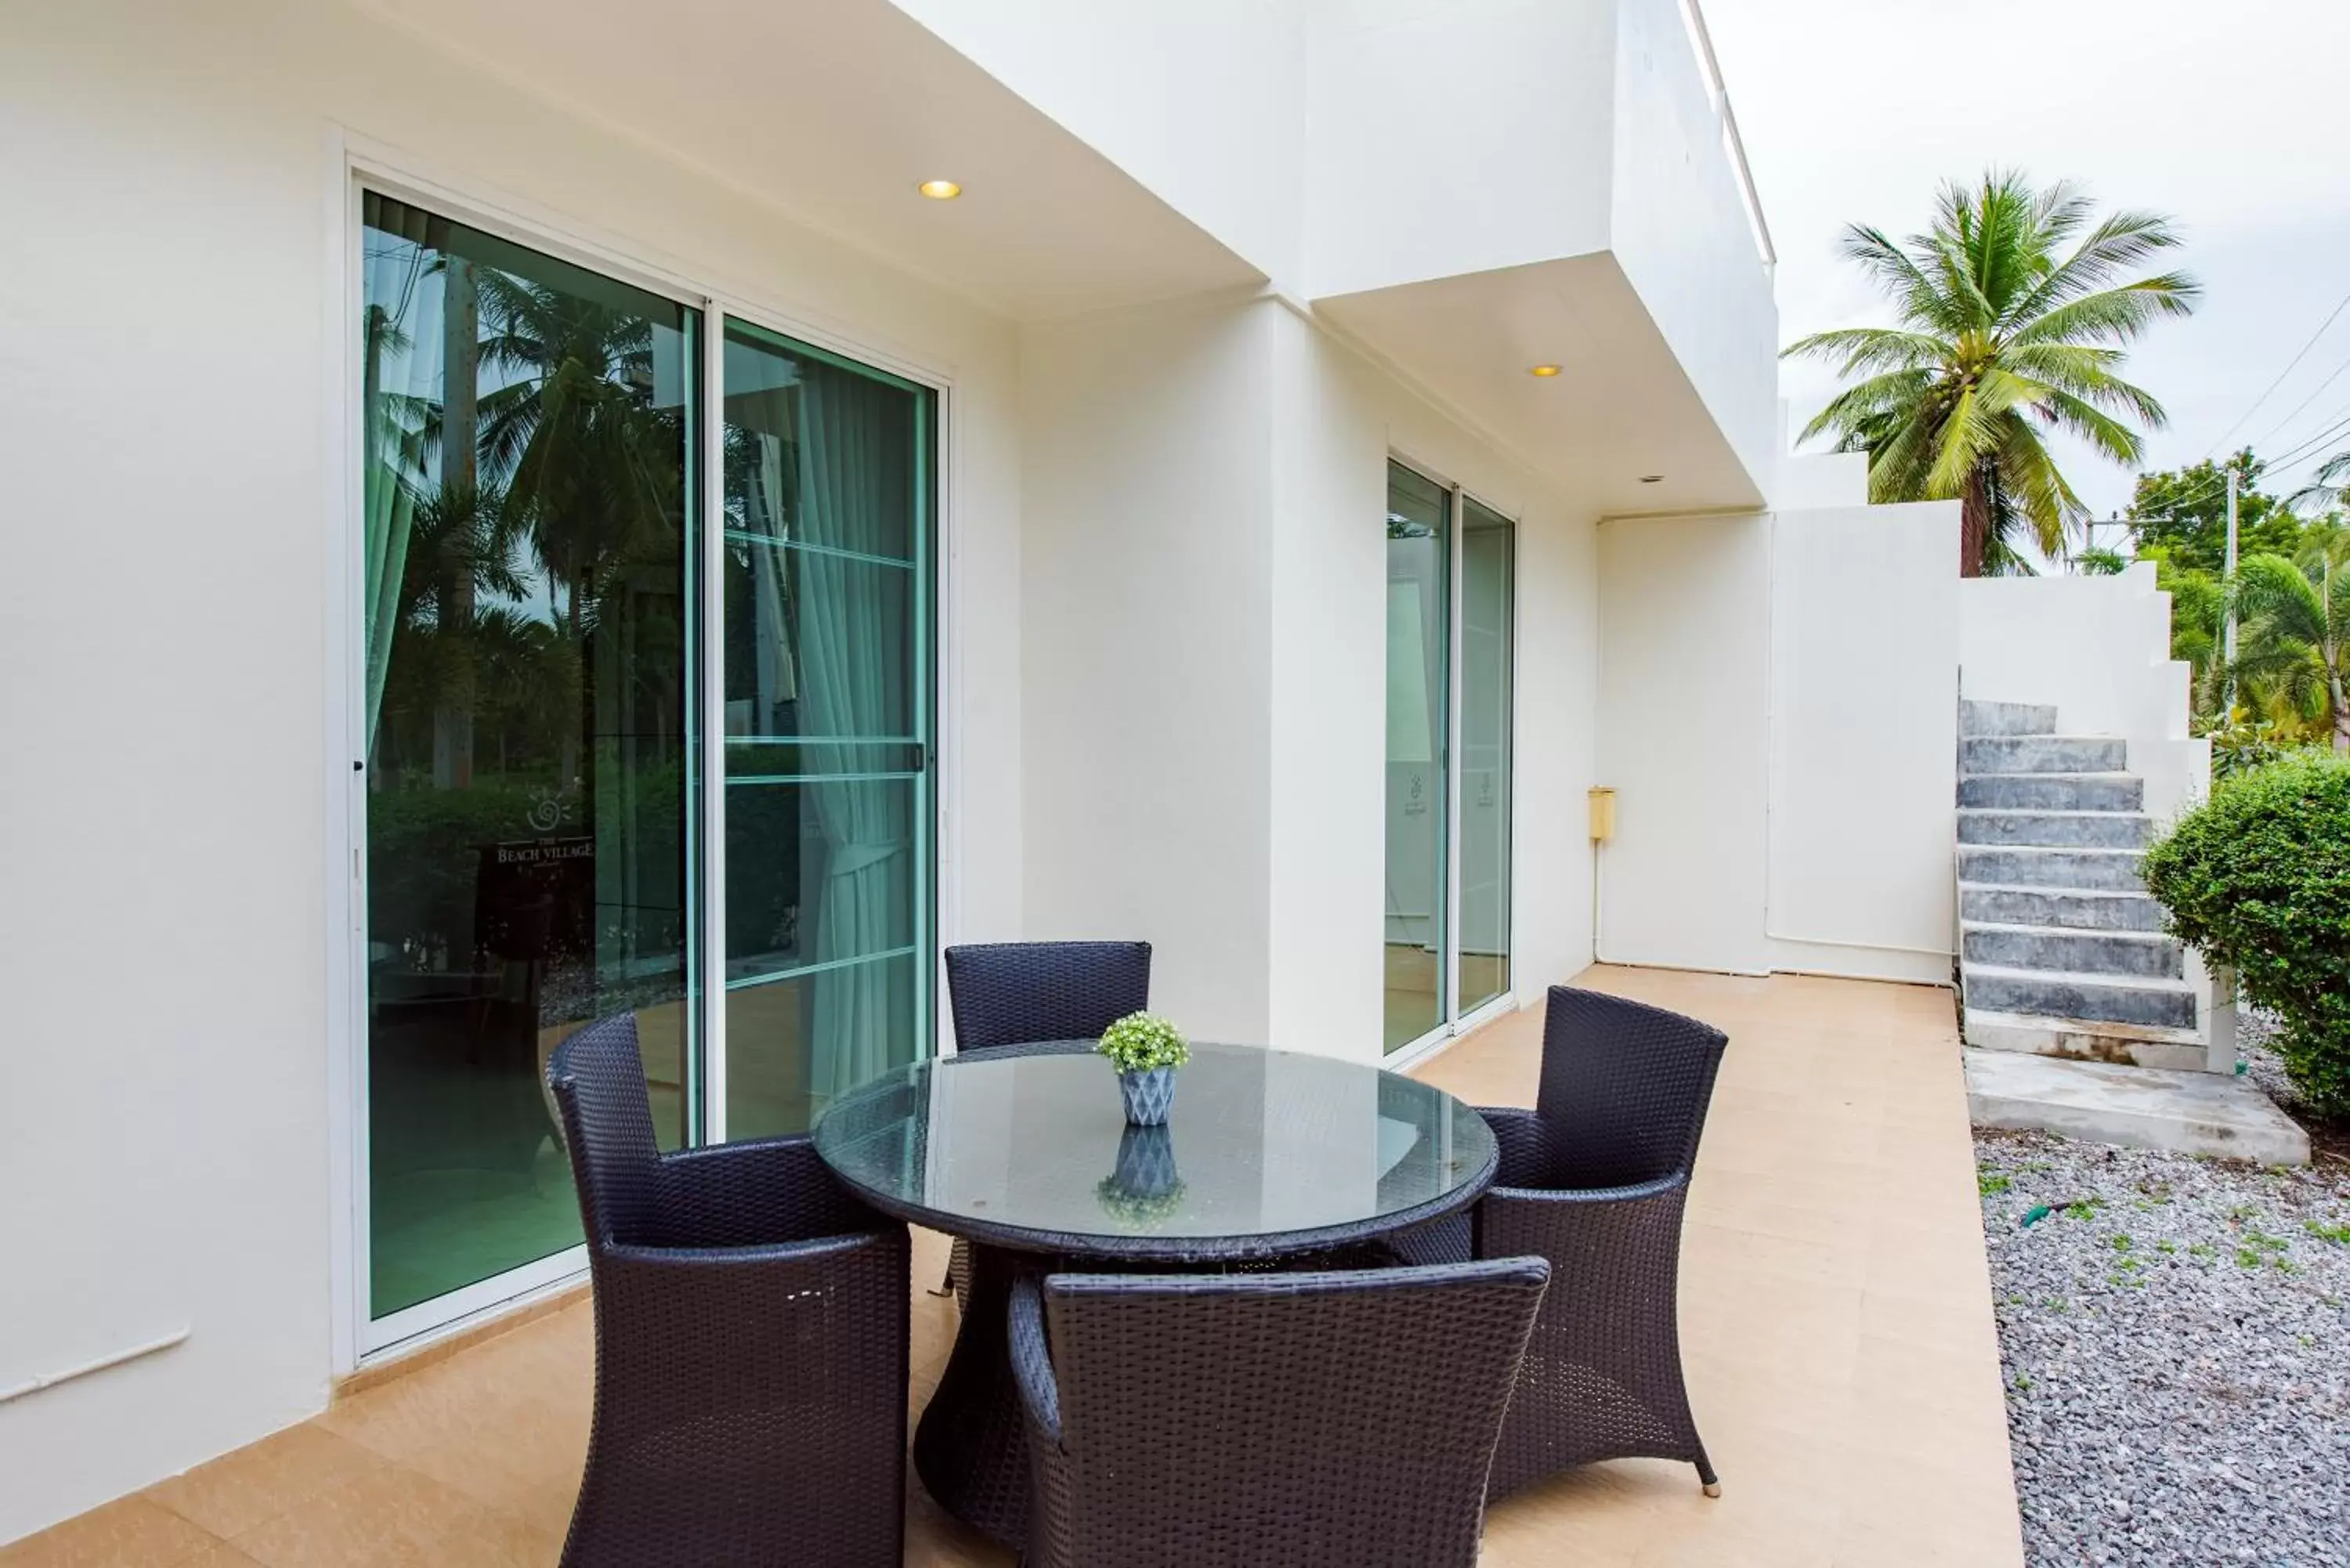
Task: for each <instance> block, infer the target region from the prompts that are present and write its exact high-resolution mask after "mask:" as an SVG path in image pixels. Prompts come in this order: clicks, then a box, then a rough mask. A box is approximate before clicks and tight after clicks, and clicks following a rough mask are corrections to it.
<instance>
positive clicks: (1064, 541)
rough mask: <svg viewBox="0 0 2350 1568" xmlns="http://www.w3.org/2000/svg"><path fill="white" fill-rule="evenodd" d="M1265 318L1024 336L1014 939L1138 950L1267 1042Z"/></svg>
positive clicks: (1191, 995)
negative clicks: (1132, 942) (1020, 825)
mask: <svg viewBox="0 0 2350 1568" xmlns="http://www.w3.org/2000/svg"><path fill="white" fill-rule="evenodd" d="M1275 313H1276V312H1275V307H1274V306H1270V305H1267V304H1264V303H1263V302H1258V303H1254V304H1251V303H1246V302H1242V303H1222V304H1206V305H1201V304H1184V305H1175V306H1163V307H1159V308H1156V309H1148V310H1142V311H1135V312H1125V313H1119V314H1116V315H1103V316H1094V317H1082V318H1079V319H1076V320H1073V321H1069V322H1064V323H1056V324H1052V325H1047V326H1044V327H1031V328H1029V329H1027V330H1026V331H1025V332H1024V336H1023V343H1022V373H1023V388H1024V401H1023V410H1024V421H1025V431H1026V448H1025V459H1024V461H1025V477H1024V496H1025V502H1026V512H1027V517H1026V528H1025V537H1024V541H1023V548H1022V562H1023V583H1022V587H1021V611H1022V615H1023V618H1024V623H1025V637H1024V647H1023V669H1024V675H1023V680H1024V696H1023V703H1024V708H1023V711H1024V726H1023V756H1024V763H1023V766H1024V778H1025V781H1026V785H1027V787H1026V789H1025V791H1024V809H1025V811H1026V815H1027V828H1026V833H1027V843H1028V848H1029V853H1028V856H1027V867H1026V880H1025V885H1024V895H1023V896H1024V905H1025V909H1026V920H1027V929H1028V932H1029V934H1030V935H1031V936H1032V937H1036V938H1042V939H1050V938H1055V937H1113V936H1114V937H1139V938H1142V939H1145V940H1149V941H1150V942H1151V943H1152V944H1153V945H1154V949H1155V950H1154V952H1153V955H1152V961H1151V1001H1152V1004H1153V1006H1154V1007H1157V1008H1159V1009H1160V1010H1161V1011H1164V1012H1168V1013H1170V1015H1171V1016H1174V1017H1176V1018H1179V1019H1180V1020H1181V1021H1182V1022H1183V1025H1184V1027H1185V1028H1186V1029H1187V1030H1188V1031H1189V1032H1191V1033H1194V1034H1197V1035H1198V1036H1199V1037H1201V1039H1207V1040H1224V1041H1232V1042H1236V1043H1242V1044H1261V1043H1263V1041H1264V1040H1265V1038H1266V1035H1267V1019H1268V1005H1269V1003H1268V998H1267V991H1266V953H1267V929H1268V919H1269V913H1268V903H1267V893H1266V881H1267V865H1266V861H1267V855H1268V845H1269V841H1270V833H1271V829H1270V818H1271V807H1270V802H1269V798H1268V795H1267V791H1266V781H1267V779H1268V777H1269V774H1270V746H1271V741H1270V734H1271V723H1272V715H1271V712H1270V691H1269V689H1268V687H1267V683H1266V670H1267V666H1268V663H1269V659H1270V644H1269V638H1270V632H1271V621H1272V597H1271V595H1272V576H1271V573H1272V556H1271V545H1270V541H1269V540H1268V538H1267V535H1266V519H1267V516H1268V514H1269V511H1270V497H1271V494H1272V489H1273V467H1272V452H1273V446H1272V438H1271V419H1272V411H1273V389H1272V383H1271V375H1270V367H1271V348H1270V343H1269V338H1268V332H1269V329H1270V326H1271V322H1272V319H1273V317H1274V314H1275Z"/></svg>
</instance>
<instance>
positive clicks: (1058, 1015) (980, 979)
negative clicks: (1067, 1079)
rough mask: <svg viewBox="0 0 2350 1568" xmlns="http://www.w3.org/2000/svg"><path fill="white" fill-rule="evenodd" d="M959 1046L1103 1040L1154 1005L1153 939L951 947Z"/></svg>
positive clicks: (984, 1048)
mask: <svg viewBox="0 0 2350 1568" xmlns="http://www.w3.org/2000/svg"><path fill="white" fill-rule="evenodd" d="M947 994H948V996H949V998H950V999H951V1000H952V1002H953V1003H954V1032H955V1049H956V1050H957V1051H958V1052H970V1051H992V1050H993V1049H994V1048H996V1047H997V1046H999V1045H1031V1044H1035V1043H1036V1042H1038V1041H1040V1040H1095V1039H1098V1038H1100V1036H1101V1032H1102V1031H1103V1030H1105V1029H1107V1028H1108V1027H1109V1026H1110V1025H1111V1024H1113V1023H1117V1022H1118V1020H1119V1019H1121V1018H1123V1017H1125V1016H1126V1015H1127V1014H1128V1013H1129V1012H1141V1011H1142V1010H1143V1009H1144V1008H1146V1007H1148V1006H1149V1005H1150V944H1149V942H986V943H982V944H979V945H975V946H964V947H959V948H949V949H948V950H947Z"/></svg>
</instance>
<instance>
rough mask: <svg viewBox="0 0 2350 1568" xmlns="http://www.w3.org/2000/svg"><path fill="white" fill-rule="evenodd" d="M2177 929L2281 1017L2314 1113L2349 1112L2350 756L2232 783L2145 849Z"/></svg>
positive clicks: (2281, 1041)
mask: <svg viewBox="0 0 2350 1568" xmlns="http://www.w3.org/2000/svg"><path fill="white" fill-rule="evenodd" d="M2146 885H2147V890H2148V891H2150V892H2152V893H2153V895H2154V896H2155V897H2156V898H2158V899H2159V900H2161V902H2162V905H2163V907H2164V908H2165V909H2168V911H2169V912H2170V929H2171V930H2172V931H2173V932H2174V933H2175V934H2176V935H2178V937H2180V938H2182V939H2184V940H2187V941H2189V942H2191V943H2192V944H2194V945H2195V946H2196V947H2197V948H2199V949H2200V950H2202V952H2203V954H2204V956H2205V957H2206V958H2207V959H2208V960H2210V961H2211V962H2213V963H2215V964H2226V965H2228V966H2230V968H2232V969H2234V970H2235V971H2236V979H2237V984H2238V986H2239V988H2240V990H2241V993H2242V995H2243V996H2244V997H2245V998H2246V999H2248V1000H2250V1001H2251V1002H2254V1003H2256V1004H2258V1005H2259V1006H2261V1007H2262V1008H2265V1009H2267V1010H2268V1011H2270V1012H2273V1013H2275V1014H2276V1015H2277V1017H2278V1019H2279V1021H2280V1023H2281V1025H2282V1027H2281V1029H2280V1032H2279V1034H2278V1038H2277V1048H2278V1051H2279V1053H2280V1054H2282V1056H2283V1057H2284V1062H2285V1068H2286V1071H2287V1072H2288V1073H2290V1074H2291V1075H2292V1077H2293V1085H2294V1086H2295V1087H2296V1088H2298V1089H2299V1090H2300V1091H2301V1093H2302V1095H2303V1096H2304V1097H2305V1098H2306V1099H2307V1100H2308V1101H2309V1103H2310V1106H2311V1108H2312V1109H2314V1110H2315V1111H2317V1112H2318V1113H2320V1114H2321V1115H2324V1116H2332V1117H2350V759H2345V758H2341V757H2335V756H2330V755H2324V754H2317V755H2308V756H2296V757H2293V758H2289V759H2287V760H2286V761H2283V762H2278V763H2271V764H2269V765H2268V766H2265V767H2260V768H2255V769H2253V770H2251V772H2249V773H2245V774H2240V775H2238V776H2237V777H2235V778H2232V779H2229V780H2227V781H2226V782H2224V783H2222V784H2220V785H2218V786H2217V787H2216V788H2215V789H2214V790H2213V791H2212V792H2211V798H2210V800H2209V801H2207V802H2205V803H2204V804H2203V805H2199V806H2198V807H2196V808H2195V809H2194V810H2192V811H2190V812H2189V813H2188V814H2187V815H2185V816H2183V817H2181V818H2180V819H2179V820H2178V824H2177V826H2174V827H2172V828H2171V829H2170V831H2169V832H2168V833H2167V834H2165V835H2164V836H2163V837H2162V838H2161V839H2160V840H2159V841H2158V842H2157V843H2156V844H2155V845H2154V846H2153V847H2151V848H2150V849H2148V850H2147V853H2146Z"/></svg>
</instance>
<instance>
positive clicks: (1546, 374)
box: [1526, 365, 1558, 381]
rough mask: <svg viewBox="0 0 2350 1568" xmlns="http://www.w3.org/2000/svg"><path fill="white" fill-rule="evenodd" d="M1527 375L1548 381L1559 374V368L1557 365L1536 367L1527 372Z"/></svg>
mask: <svg viewBox="0 0 2350 1568" xmlns="http://www.w3.org/2000/svg"><path fill="white" fill-rule="evenodd" d="M1526 374H1527V375H1529V376H1540V377H1541V378H1542V379H1544V380H1545V381H1547V380H1549V379H1551V378H1552V377H1553V376H1555V375H1557V374H1558V367H1557V366H1555V365H1536V366H1534V367H1532V368H1531V369H1528V370H1527V371H1526Z"/></svg>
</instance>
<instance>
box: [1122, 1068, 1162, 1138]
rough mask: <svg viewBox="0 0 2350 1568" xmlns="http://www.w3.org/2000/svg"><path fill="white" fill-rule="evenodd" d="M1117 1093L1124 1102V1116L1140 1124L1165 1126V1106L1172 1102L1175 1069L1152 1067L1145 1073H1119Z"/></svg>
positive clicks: (1144, 1125) (1143, 1125) (1136, 1124)
mask: <svg viewBox="0 0 2350 1568" xmlns="http://www.w3.org/2000/svg"><path fill="white" fill-rule="evenodd" d="M1118 1094H1119V1096H1121V1097H1123V1098H1124V1099H1125V1101H1126V1119H1127V1120H1128V1121H1129V1122H1132V1123H1133V1124H1134V1125H1135V1126H1136V1127H1164V1126H1166V1125H1167V1111H1168V1107H1169V1106H1172V1105H1173V1104H1174V1103H1175V1069H1174V1068H1172V1067H1152V1068H1150V1069H1149V1071H1147V1072H1141V1073H1120V1074H1119V1075H1118Z"/></svg>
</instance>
